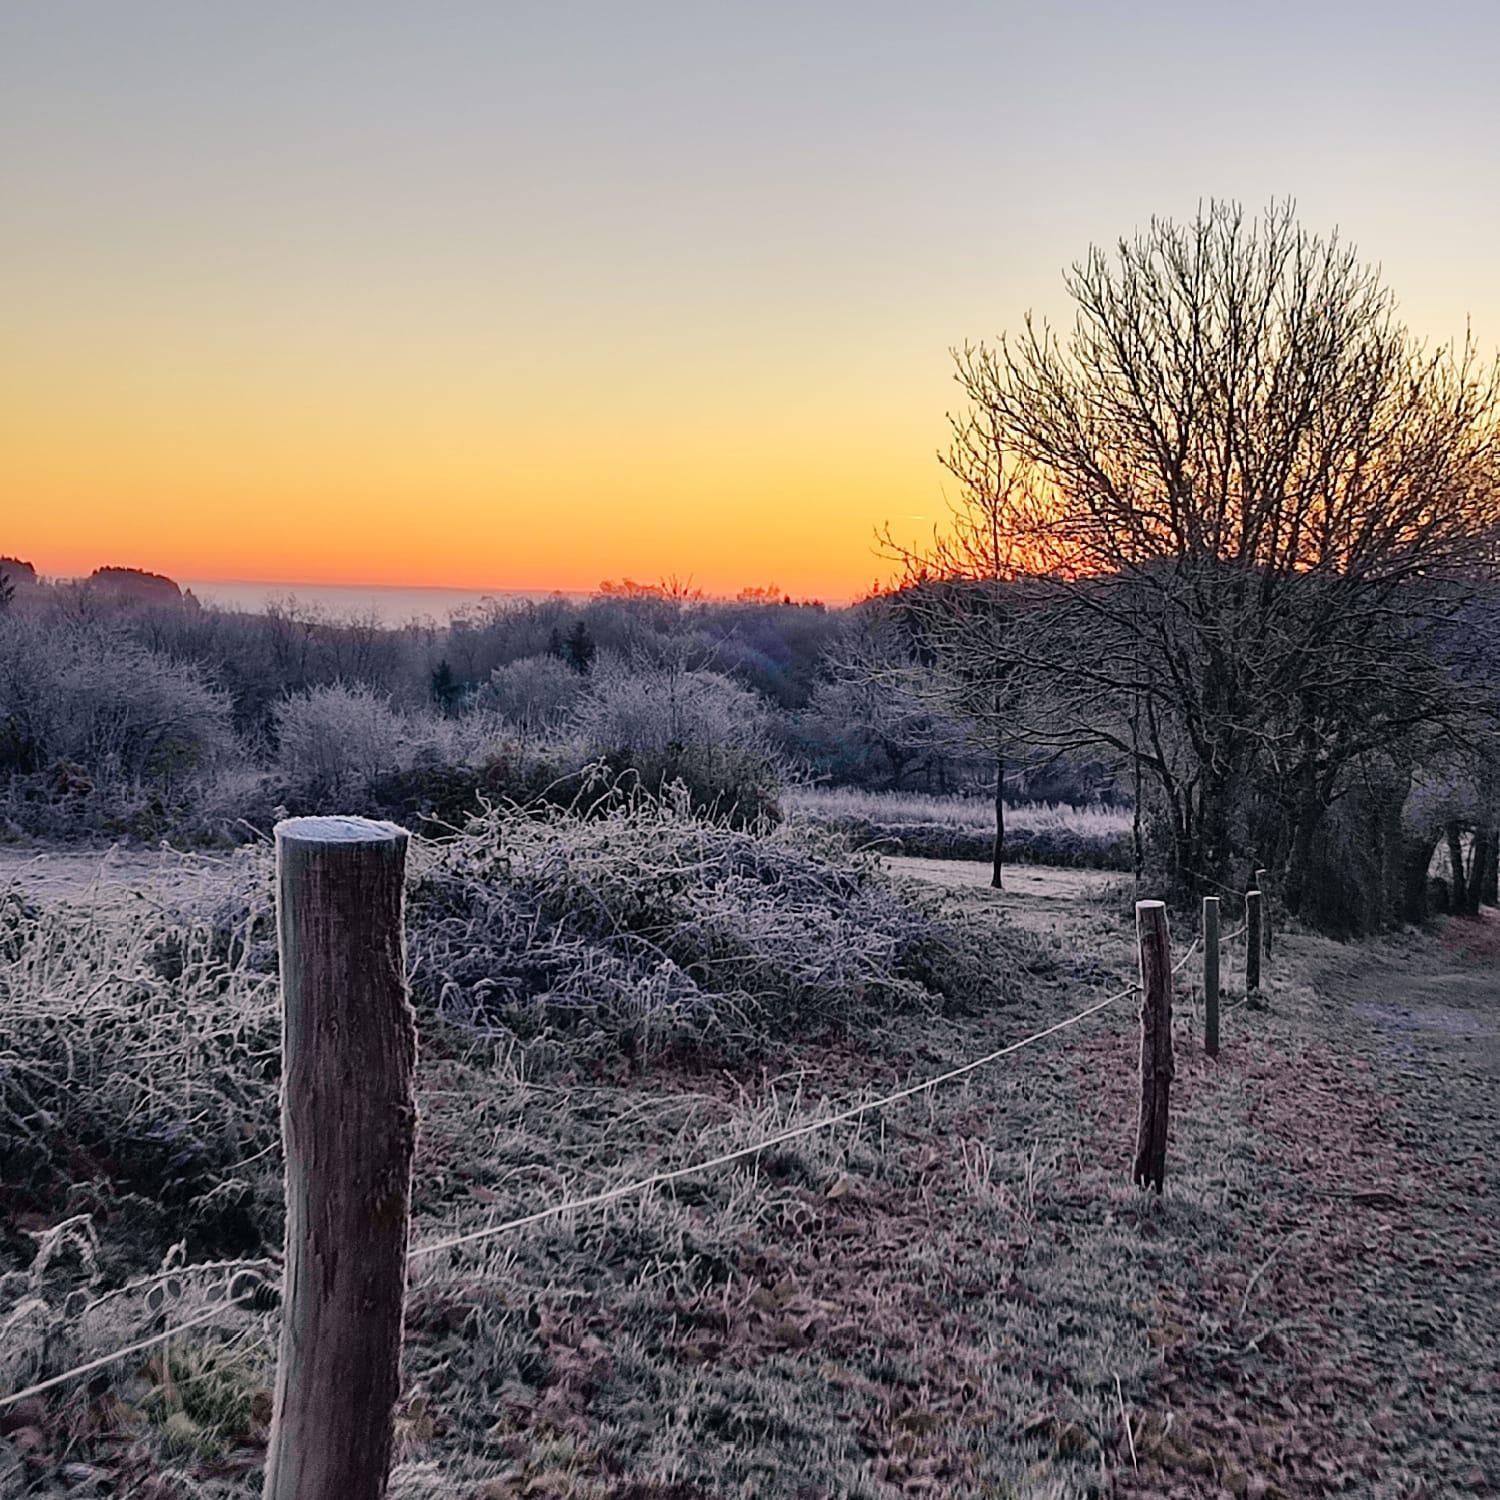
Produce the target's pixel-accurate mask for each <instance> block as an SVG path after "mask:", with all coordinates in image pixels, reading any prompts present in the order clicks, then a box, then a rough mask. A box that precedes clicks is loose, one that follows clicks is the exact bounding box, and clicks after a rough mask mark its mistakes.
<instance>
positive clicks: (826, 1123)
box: [406, 949, 1192, 1261]
mask: <svg viewBox="0 0 1500 1500" xmlns="http://www.w3.org/2000/svg"><path fill="white" fill-rule="evenodd" d="M1191 952H1192V950H1191V949H1189V950H1188V953H1189V954H1191ZM1138 989H1140V985H1138V984H1128V985H1126V986H1125V988H1124V989H1122V990H1116V991H1115V993H1114V994H1112V995H1106V996H1105V998H1104V999H1103V1000H1099V1001H1096V1002H1095V1003H1094V1004H1093V1005H1090V1006H1088V1007H1087V1008H1086V1009H1084V1010H1081V1011H1078V1012H1077V1013H1076V1014H1075V1015H1071V1016H1069V1017H1068V1018H1067V1019H1066V1020H1063V1021H1058V1022H1057V1023H1056V1024H1055V1025H1052V1026H1048V1027H1047V1028H1046V1029H1045V1030H1042V1031H1037V1032H1033V1033H1032V1034H1031V1035H1030V1036H1027V1037H1022V1038H1021V1040H1020V1041H1018V1042H1011V1043H1010V1044H1009V1045H1008V1046H1005V1047H1000V1048H998V1049H996V1050H995V1051H994V1052H988V1053H986V1054H985V1055H984V1056H983V1057H976V1058H975V1059H974V1060H973V1061H972V1062H966V1063H964V1064H962V1065H961V1066H960V1067H957V1068H950V1069H949V1070H948V1071H947V1072H946V1073H939V1074H938V1075H937V1077H935V1078H926V1079H924V1080H923V1081H922V1082H921V1083H913V1084H908V1085H907V1086H906V1087H905V1088H902V1089H897V1090H896V1091H895V1092H894V1093H892V1094H886V1095H885V1096H884V1097H882V1098H879V1099H869V1100H866V1101H865V1102H864V1103H863V1104H852V1105H850V1106H849V1108H847V1109H841V1110H838V1111H837V1112H836V1113H834V1114H831V1115H822V1116H820V1117H819V1118H818V1119H816V1120H809V1121H807V1122H806V1123H805V1124H802V1125H793V1126H790V1127H789V1128H787V1129H786V1130H780V1131H777V1133H776V1134H775V1135H771V1136H767V1137H766V1138H765V1140H763V1141H757V1142H756V1143H755V1144H754V1145H753V1146H741V1147H739V1148H738V1149H737V1150H734V1151H725V1152H723V1153H722V1154H721V1155H719V1156H711V1157H709V1158H708V1159H707V1160H706V1161H698V1162H692V1163H690V1164H689V1165H687V1166H685V1167H674V1168H673V1169H672V1170H671V1171H668V1172H653V1173H652V1174H651V1176H649V1177H641V1178H638V1179H637V1180H636V1181H634V1182H627V1183H622V1184H621V1185H620V1186H619V1187H613V1188H607V1189H606V1190H605V1191H604V1192H602V1193H594V1194H592V1195H590V1196H589V1197H587V1198H573V1199H570V1200H568V1201H567V1202H565V1203H554V1204H551V1205H549V1206H548V1207H547V1208H539V1209H537V1210H536V1211H535V1212H533V1213H529V1214H522V1215H521V1216H520V1217H519V1218H515V1219H507V1220H506V1221H505V1223H503V1224H492V1225H490V1226H489V1227H488V1228H485V1229H475V1230H471V1231H470V1232H469V1233H468V1234H457V1235H454V1236H453V1237H452V1238H451V1239H446V1240H438V1241H437V1242H436V1243H435V1244H431V1245H418V1246H417V1248H416V1249H414V1250H411V1251H409V1252H408V1253H407V1257H406V1258H407V1260H409V1261H412V1260H419V1259H420V1258H421V1257H423V1256H426V1255H437V1254H439V1253H440V1252H442V1251H444V1250H456V1249H458V1248H459V1247H460V1246H464V1245H474V1244H478V1243H479V1242H480V1241H481V1240H489V1239H495V1238H496V1237H498V1236H499V1235H502V1234H509V1233H511V1232H512V1231H513V1230H517V1229H525V1228H526V1227H527V1226H528V1225H531V1224H540V1223H542V1222H543V1221H544V1220H547V1219H555V1218H558V1217H559V1216H560V1215H562V1214H567V1213H576V1212H577V1211H579V1210H580V1209H585V1208H601V1207H603V1206H604V1204H606V1203H617V1202H618V1201H619V1200H620V1199H621V1198H628V1197H631V1196H632V1195H634V1194H636V1193H644V1192H649V1191H650V1190H651V1189H652V1188H657V1187H663V1186H665V1185H666V1184H667V1183H669V1182H679V1181H681V1179H682V1178H684V1177H691V1176H694V1175H696V1174H697V1173H699V1172H707V1171H711V1170H712V1169H713V1168H715V1167H724V1166H728V1165H729V1163H730V1162H735V1161H743V1160H745V1159H746V1158H747V1157H752V1156H759V1155H760V1154H761V1152H763V1151H769V1150H770V1149H771V1148H772V1147H774V1146H783V1145H785V1144H786V1143H787V1142H788V1141H795V1140H800V1139H801V1138H802V1137H803V1136H807V1135H812V1134H814V1133H815V1132H817V1131H819V1130H828V1129H830V1128H831V1127H832V1126H834V1125H842V1124H844V1123H845V1122H846V1121H848V1120H855V1119H858V1118H859V1117H860V1116H861V1115H864V1114H867V1113H868V1112H869V1111H870V1110H874V1109H884V1108H886V1106H887V1105H891V1104H897V1103H899V1102H900V1101H901V1100H903V1099H910V1098H912V1097H913V1096H914V1095H916V1094H922V1093H925V1092H927V1090H929V1089H934V1088H936V1087H937V1086H938V1085H939V1084H942V1083H951V1082H952V1081H953V1080H954V1079H955V1078H962V1077H964V1076H965V1075H967V1074H969V1073H973V1072H975V1071H976V1070H977V1069H979V1068H983V1067H987V1066H988V1065H989V1064H990V1063H993V1062H998V1061H999V1060H1000V1059H1001V1058H1002V1057H1009V1056H1010V1054H1011V1053H1013V1052H1019V1051H1020V1050H1021V1049H1022V1048H1023V1047H1029V1046H1031V1045H1032V1044H1033V1043H1034V1042H1039V1041H1042V1040H1043V1039H1044V1038H1045V1037H1049V1036H1055V1035H1056V1034H1057V1033H1058V1032H1059V1031H1066V1030H1067V1029H1068V1028H1069V1027H1070V1026H1076V1025H1078V1023H1079V1022H1080V1021H1084V1020H1087V1019H1088V1017H1089V1016H1092V1015H1094V1014H1096V1013H1097V1012H1098V1011H1101V1010H1103V1009H1104V1007H1105V1006H1107V1005H1113V1004H1114V1003H1115V1001H1116V1000H1123V999H1124V998H1125V996H1126V995H1129V994H1132V993H1134V992H1135V991H1136V990H1138Z"/></svg>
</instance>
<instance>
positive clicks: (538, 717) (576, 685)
mask: <svg viewBox="0 0 1500 1500" xmlns="http://www.w3.org/2000/svg"><path fill="white" fill-rule="evenodd" d="M586 685H587V683H586V679H585V678H584V677H583V676H582V675H580V674H579V673H578V672H575V671H574V670H573V669H572V668H571V667H570V666H568V664H567V663H566V662H563V661H559V660H558V658H557V657H555V656H523V657H522V658H521V659H520V660H519V661H513V662H510V663H509V664H508V665H506V666H503V667H496V668H495V670H494V671H493V672H491V673H490V680H489V681H488V682H487V683H486V684H485V685H484V686H483V687H482V688H481V689H480V690H479V693H478V695H477V697H476V702H475V706H476V707H477V708H479V709H480V710H493V711H494V712H495V713H497V714H499V715H500V716H501V717H502V718H503V719H504V720H505V721H506V722H507V723H509V724H512V725H514V726H515V727H516V728H517V729H521V730H524V731H527V732H529V733H535V732H537V731H539V730H543V729H552V728H554V727H555V726H557V725H558V724H560V723H561V722H562V721H563V719H564V718H565V717H566V716H567V713H568V711H569V710H570V709H571V708H572V707H573V706H574V704H576V703H577V702H578V700H579V698H580V697H581V696H582V695H583V692H584V689H585V687H586Z"/></svg>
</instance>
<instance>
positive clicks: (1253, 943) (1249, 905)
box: [1245, 891, 1261, 996]
mask: <svg viewBox="0 0 1500 1500" xmlns="http://www.w3.org/2000/svg"><path fill="white" fill-rule="evenodd" d="M1260 933H1261V908H1260V892H1259V891H1246V892H1245V994H1246V995H1247V996H1249V995H1254V994H1257V993H1258V992H1259V990H1260Z"/></svg>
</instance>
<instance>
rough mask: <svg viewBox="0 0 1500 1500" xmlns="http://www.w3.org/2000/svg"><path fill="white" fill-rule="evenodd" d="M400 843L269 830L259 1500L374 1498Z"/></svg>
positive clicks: (397, 1218) (392, 1191)
mask: <svg viewBox="0 0 1500 1500" xmlns="http://www.w3.org/2000/svg"><path fill="white" fill-rule="evenodd" d="M407 838H408V836H407V833H406V830H405V829H404V828H398V827H396V826H395V825H394V824H392V823H375V822H371V821H369V820H368V819H365V818H290V819H288V820H286V821H285V822H282V823H278V824H277V825H276V918H277V933H278V940H279V946H280V951H281V988H282V995H283V1008H284V1019H283V1029H282V1071H281V1128H282V1136H283V1140H284V1142H285V1148H286V1268H285V1273H284V1278H283V1282H282V1322H281V1351H280V1364H279V1366H278V1369H277V1372H276V1402H275V1416H274V1420H273V1423H272V1427H271V1441H270V1449H269V1452H268V1453H267V1455H266V1471H265V1488H264V1491H263V1495H264V1500H334V1497H335V1496H337V1497H338V1500H381V1497H383V1496H384V1494H385V1490H386V1481H387V1478H388V1475H389V1470H390V1463H391V1444H392V1438H393V1423H394V1414H395V1404H396V1397H397V1394H398V1392H399V1389H400V1377H401V1369H400V1366H401V1311H402V1303H403V1300H404V1298H405V1292H406V1250H407V1228H408V1219H409V1216H410V1209H411V1163H412V1151H413V1147H414V1144H415V1137H416V1104H415V1100H414V1096H413V1092H412V1074H413V1071H414V1067H415V1062H416V1026H415V1022H414V1019H413V1016H412V1010H411V1006H410V1004H409V1003H408V1001H407V993H406V943H405V938H404V934H403V930H402V922H403V903H404V899H405V878H406V846H407Z"/></svg>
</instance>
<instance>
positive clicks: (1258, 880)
mask: <svg viewBox="0 0 1500 1500" xmlns="http://www.w3.org/2000/svg"><path fill="white" fill-rule="evenodd" d="M1255 889H1256V890H1258V891H1259V892H1260V897H1261V900H1260V947H1261V952H1262V953H1264V954H1265V956H1266V957H1267V958H1269V957H1270V956H1271V872H1270V871H1269V870H1257V871H1256V872H1255Z"/></svg>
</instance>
